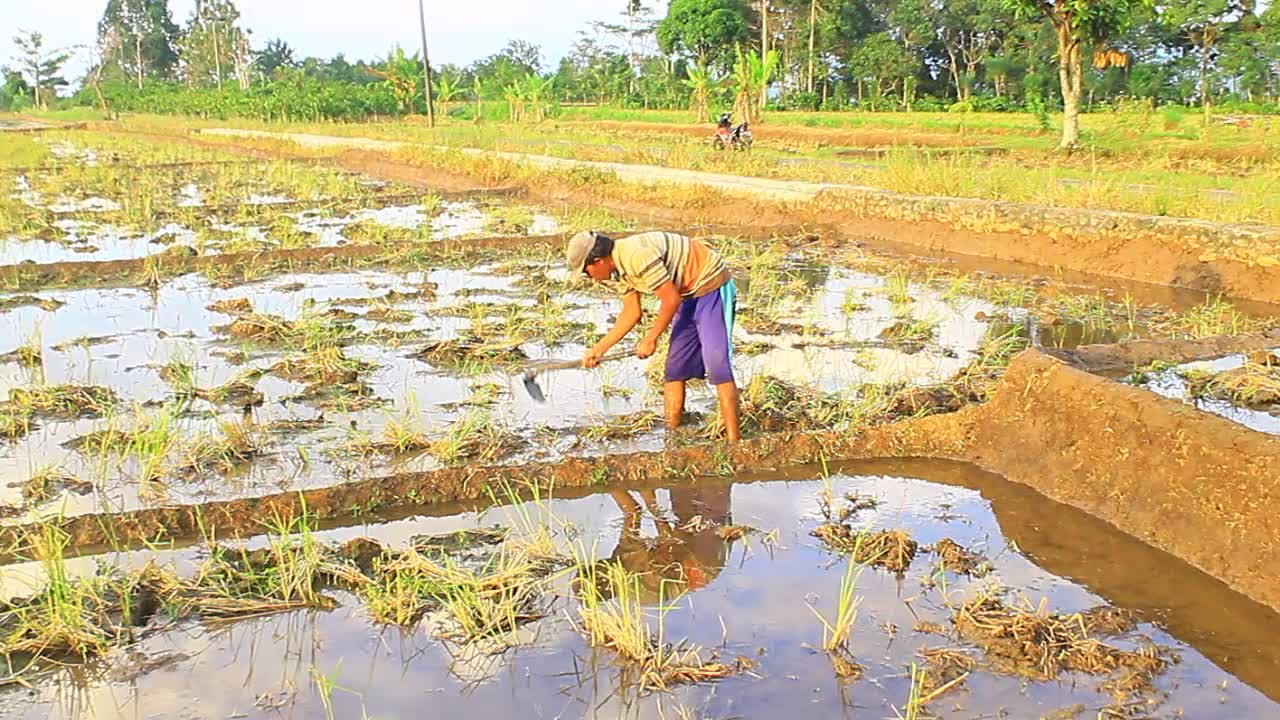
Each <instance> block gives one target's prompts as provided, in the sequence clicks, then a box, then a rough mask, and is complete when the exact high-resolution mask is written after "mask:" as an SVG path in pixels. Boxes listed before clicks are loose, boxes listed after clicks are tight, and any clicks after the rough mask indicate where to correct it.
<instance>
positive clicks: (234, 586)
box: [145, 508, 350, 617]
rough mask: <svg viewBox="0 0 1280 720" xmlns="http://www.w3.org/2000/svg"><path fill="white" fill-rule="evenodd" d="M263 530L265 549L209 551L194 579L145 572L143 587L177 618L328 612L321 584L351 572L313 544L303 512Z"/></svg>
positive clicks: (329, 604) (219, 548)
mask: <svg viewBox="0 0 1280 720" xmlns="http://www.w3.org/2000/svg"><path fill="white" fill-rule="evenodd" d="M266 529H267V542H268V546H267V547H266V548H264V549H262V550H255V551H249V550H244V549H236V548H231V547H226V546H222V545H212V546H211V547H210V549H209V556H208V558H207V559H206V560H205V561H204V563H202V564H201V566H200V567H199V569H198V570H197V571H196V573H195V575H194V576H193V577H191V578H183V577H179V576H178V575H176V574H175V573H172V572H169V571H163V570H159V569H157V568H154V567H149V568H147V571H146V572H147V574H146V576H145V577H146V580H147V584H148V585H149V586H150V587H153V588H155V590H156V592H157V593H158V594H159V595H160V596H161V597H162V598H163V600H164V602H165V604H166V606H168V607H169V608H170V611H171V612H172V613H173V614H175V615H178V616H183V615H199V616H204V617H243V616H246V615H260V614H264V613H269V612H279V611H282V610H289V609H293V608H299V607H321V608H327V607H332V606H333V601H332V600H331V599H329V598H328V597H326V596H325V595H324V594H323V593H322V592H321V587H322V583H323V582H324V581H325V579H326V578H329V577H334V576H345V575H348V574H350V570H349V569H348V568H345V567H343V566H341V565H339V564H338V563H337V562H336V561H335V560H334V559H333V558H332V557H331V553H329V552H328V551H327V550H326V548H324V547H323V546H322V545H321V544H320V542H319V541H318V540H317V539H316V538H315V536H314V534H313V532H312V528H311V520H310V518H309V516H308V515H307V512H306V510H305V508H304V509H303V512H302V513H301V515H300V516H299V517H297V518H294V519H286V518H283V517H279V516H277V517H275V518H273V519H272V520H269V521H267V522H266Z"/></svg>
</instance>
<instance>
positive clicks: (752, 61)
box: [733, 45, 781, 122]
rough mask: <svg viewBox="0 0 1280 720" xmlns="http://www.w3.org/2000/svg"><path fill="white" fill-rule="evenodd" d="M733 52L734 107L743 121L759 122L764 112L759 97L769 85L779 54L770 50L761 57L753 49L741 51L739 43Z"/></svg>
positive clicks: (776, 66)
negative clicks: (735, 89)
mask: <svg viewBox="0 0 1280 720" xmlns="http://www.w3.org/2000/svg"><path fill="white" fill-rule="evenodd" d="M734 52H735V57H734V61H733V83H734V85H735V86H736V88H737V94H736V98H735V100H734V109H735V111H736V112H737V113H738V114H739V117H741V118H742V121H743V122H759V120H760V118H761V116H763V114H764V107H763V104H762V103H761V101H760V98H761V97H762V96H763V95H764V90H765V89H766V88H767V87H769V83H770V81H771V80H772V79H773V74H774V72H775V71H776V70H777V69H778V62H779V60H780V58H781V56H780V55H779V54H778V51H777V50H770V51H769V52H767V53H765V56H764V58H761V57H760V53H758V52H756V51H755V50H752V51H751V52H748V53H743V52H742V46H740V45H739V46H738V47H736V48H735V50H734Z"/></svg>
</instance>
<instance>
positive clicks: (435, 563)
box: [357, 528, 559, 641]
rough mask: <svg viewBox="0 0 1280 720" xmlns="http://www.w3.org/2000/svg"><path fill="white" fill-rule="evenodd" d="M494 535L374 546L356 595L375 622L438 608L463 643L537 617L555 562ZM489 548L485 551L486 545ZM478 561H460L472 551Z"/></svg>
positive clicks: (408, 619) (408, 621) (501, 533)
mask: <svg viewBox="0 0 1280 720" xmlns="http://www.w3.org/2000/svg"><path fill="white" fill-rule="evenodd" d="M497 530H498V532H496V533H490V532H487V531H483V530H482V531H478V532H473V531H463V532H460V533H455V534H454V535H451V536H445V537H432V538H415V539H414V541H413V544H412V546H411V547H410V548H409V549H407V550H405V551H401V552H392V551H388V550H385V549H378V551H376V552H373V553H368V552H366V554H367V555H372V561H371V574H370V576H362V577H361V578H360V579H359V580H358V581H357V584H358V587H357V593H358V594H359V595H360V597H361V599H363V600H364V601H365V603H366V606H367V609H368V611H369V614H370V616H371V617H373V619H374V620H375V621H377V622H384V623H391V624H395V625H402V626H408V625H412V624H414V623H416V622H417V621H418V620H419V619H420V618H421V617H422V615H423V614H424V613H425V612H427V611H428V610H431V609H439V610H442V611H444V612H445V613H446V614H447V615H448V616H449V618H450V619H451V620H452V622H453V624H454V626H453V628H452V629H451V630H450V631H448V632H447V634H448V635H450V636H455V637H458V638H459V639H462V640H467V641H471V640H479V639H483V638H493V637H498V636H501V635H504V634H507V633H510V632H511V631H513V630H515V629H516V628H518V627H519V626H520V625H522V624H524V623H526V622H529V621H532V620H536V619H538V618H540V617H543V616H544V615H545V612H546V604H545V601H544V597H545V595H546V592H547V590H548V583H549V580H550V578H551V577H552V573H553V572H554V570H555V567H556V566H557V564H558V562H559V561H558V559H557V558H555V557H554V556H553V555H552V554H550V553H548V552H546V551H545V549H544V548H541V547H540V546H538V545H533V544H529V543H527V542H525V541H524V540H517V539H514V538H513V537H511V536H509V535H508V533H507V531H506V530H505V529H501V528H499V529H497ZM491 544H493V545H495V546H496V547H494V548H493V549H492V550H489V549H488V548H487V547H485V546H488V545H491ZM477 552H478V553H479V554H480V555H482V556H487V557H484V558H483V559H482V560H480V562H478V563H477V562H475V561H474V560H467V561H464V560H463V559H462V558H468V557H471V556H472V555H473V554H474V553H477Z"/></svg>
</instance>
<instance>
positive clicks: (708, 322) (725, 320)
mask: <svg viewBox="0 0 1280 720" xmlns="http://www.w3.org/2000/svg"><path fill="white" fill-rule="evenodd" d="M725 288H727V289H728V290H729V293H728V296H729V298H730V299H729V302H732V297H733V289H734V288H733V287H732V281H730V282H729V283H727V284H726V286H725ZM697 302H698V307H697V309H696V310H695V311H694V324H695V325H696V326H697V328H698V342H699V344H701V345H702V365H703V367H705V368H706V371H707V382H708V383H709V384H711V385H714V386H715V388H716V400H717V401H718V402H719V405H720V419H721V421H722V422H723V423H724V434H725V439H726V440H728V441H729V442H737V441H738V438H739V434H740V433H739V429H738V386H737V384H736V383H735V382H734V377H733V352H732V350H731V349H730V348H731V337H730V335H731V333H732V332H733V329H732V325H731V323H732V319H731V318H732V317H733V314H732V310H731V309H730V312H725V310H726V306H725V302H726V300H725V293H724V292H715V293H711V294H709V295H703V296H702V297H700V298H698V301H697Z"/></svg>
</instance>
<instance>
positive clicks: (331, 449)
mask: <svg viewBox="0 0 1280 720" xmlns="http://www.w3.org/2000/svg"><path fill="white" fill-rule="evenodd" d="M548 274H550V275H551V276H552V279H555V278H556V277H558V276H557V274H556V273H555V272H554V271H551V270H549V269H548V266H547V264H546V263H545V262H544V261H516V262H506V263H503V264H502V265H478V266H474V267H471V268H468V269H466V270H463V269H455V268H447V267H440V268H432V269H424V270H412V271H402V272H372V271H368V272H353V273H334V274H296V275H282V276H278V277H273V278H271V279H268V280H264V281H261V282H256V283H250V284H246V285H241V286H237V287H231V288H223V287H218V286H216V285H214V284H211V282H210V281H209V280H207V279H205V278H203V277H200V276H196V275H190V276H186V277H182V278H178V279H176V280H173V281H171V282H168V283H165V284H163V285H162V286H161V287H159V288H158V289H157V290H155V291H149V290H144V289H128V288H126V289H115V290H66V291H52V292H40V293H35V295H37V296H38V297H40V298H42V299H50V300H56V301H59V302H62V303H65V304H64V305H62V306H61V307H59V308H57V309H56V310H46V309H42V308H40V307H36V306H30V305H28V306H22V307H16V308H13V309H10V310H8V311H6V312H2V313H0V329H2V330H3V332H0V355H3V354H6V353H12V352H14V351H15V350H16V349H17V348H19V347H20V346H23V345H28V344H38V345H39V346H40V347H41V349H42V353H43V359H42V362H41V365H40V367H39V368H35V369H30V368H24V367H22V366H21V365H19V363H18V362H17V361H16V359H8V360H0V390H3V391H4V392H5V393H6V394H7V391H8V390H9V389H11V388H16V387H22V386H27V385H35V384H40V383H48V384H76V385H103V386H107V387H109V388H111V389H112V390H114V391H115V392H116V393H117V394H118V395H119V396H120V398H121V400H122V402H121V406H120V407H119V409H118V410H117V412H116V415H115V416H113V417H107V418H99V419H92V418H90V419H81V420H76V421H55V420H41V421H39V423H38V426H37V427H36V429H35V430H34V431H33V432H32V433H31V434H29V435H28V436H26V437H25V438H21V439H19V440H17V441H13V442H6V443H3V444H0V502H3V503H9V504H16V503H18V502H19V500H20V493H21V489H20V487H18V486H20V485H21V484H22V483H23V481H25V480H26V479H27V478H29V477H31V476H32V474H34V473H35V472H36V471H37V470H38V469H40V468H45V467H57V468H61V469H62V470H63V471H65V472H67V473H69V474H71V475H72V476H74V477H78V478H82V479H88V480H91V481H92V482H93V483H94V484H95V490H94V491H93V492H91V493H87V494H82V495H75V494H66V495H61V496H56V497H54V498H52V499H51V500H49V501H47V502H45V503H43V504H42V505H41V506H40V507H39V508H37V510H38V512H40V513H54V512H57V513H62V514H78V513H84V512H94V511H101V510H107V509H122V508H132V507H137V506H139V505H154V504H165V503H177V502H199V501H203V500H209V499H214V498H225V497H241V496H250V495H256V494H265V493H271V492H277V491H279V490H283V489H289V488H302V487H315V486H322V485H328V484H333V483H335V482H341V481H343V480H346V479H349V478H352V477H358V476H366V475H369V474H381V473H386V472H390V471H410V470H425V469H430V468H432V467H435V466H436V461H435V460H434V459H433V458H431V457H430V456H428V455H423V454H418V455H415V456H405V457H381V456H379V457H364V456H360V457H350V456H348V455H344V454H343V453H342V452H340V451H341V450H342V449H343V448H345V447H347V446H348V445H350V444H351V443H352V442H353V441H354V440H356V439H358V438H360V437H371V438H375V439H376V438H378V437H379V436H380V435H381V434H382V433H383V429H384V428H385V427H386V426H387V424H388V423H389V422H390V421H397V422H408V423H409V424H410V425H411V426H412V427H413V428H414V429H416V430H419V431H421V432H423V433H426V434H428V435H430V436H433V437H435V436H439V435H440V434H441V433H444V432H445V431H446V429H447V428H448V426H449V424H450V423H452V422H455V421H457V420H458V419H460V418H462V417H464V416H466V415H468V414H469V413H473V412H482V413H485V414H486V415H487V417H488V419H489V420H490V421H492V422H494V423H497V424H499V425H502V426H504V427H506V428H508V429H510V430H511V431H512V432H514V433H516V434H518V435H520V436H522V437H523V438H525V440H526V441H527V442H526V445H525V447H524V448H523V449H521V450H520V451H518V452H516V453H513V454H512V455H510V456H509V457H505V458H501V459H500V460H501V461H503V462H518V461H527V460H534V459H553V458H556V457H561V456H564V455H566V454H573V455H582V454H596V453H600V452H619V451H633V450H637V449H652V448H657V447H660V446H661V443H662V442H663V436H662V433H661V432H659V431H643V430H641V431H638V432H636V433H635V434H634V435H630V436H627V437H623V438H619V439H614V440H599V441H591V440H588V439H587V438H586V437H585V436H584V434H583V433H582V432H581V429H582V428H589V427H591V426H593V425H597V424H599V423H601V422H603V421H606V420H609V419H611V418H620V417H622V416H626V415H631V414H634V413H637V412H640V411H656V410H658V409H659V407H660V405H659V402H658V391H657V388H656V386H655V385H653V384H652V383H651V382H650V381H649V379H648V378H647V377H646V370H647V369H648V363H646V362H644V361H640V360H637V359H626V360H622V361H619V362H617V363H614V364H612V365H606V366H604V367H602V368H600V369H599V370H598V371H595V372H588V371H583V370H567V371H562V372H557V373H551V374H547V375H544V376H542V377H541V379H540V384H541V387H542V390H543V392H544V395H545V396H546V398H547V399H548V401H547V402H545V403H543V402H537V401H535V400H534V399H533V398H532V397H531V396H530V395H529V394H528V393H527V392H526V391H525V389H524V386H523V384H522V382H521V380H520V377H519V375H520V373H519V372H518V371H506V372H504V371H501V370H484V369H483V368H481V369H479V370H478V371H476V372H469V373H464V372H459V371H458V370H456V369H450V368H447V367H435V366H432V365H431V364H429V363H426V362H424V361H422V360H419V359H416V358H413V357H411V355H412V354H413V352H414V351H416V350H418V349H420V348H421V347H422V346H423V344H425V343H427V342H430V341H436V340H447V339H450V338H454V337H457V336H458V334H459V333H461V332H465V331H466V330H467V329H468V328H469V327H470V326H471V323H472V319H471V318H470V317H469V316H467V313H465V312H464V313H459V312H456V311H454V310H453V309H454V308H457V307H458V306H460V305H461V304H463V303H472V304H475V306H476V307H478V308H480V309H482V310H483V309H486V308H491V309H492V311H493V312H494V313H496V314H498V315H501V314H502V313H506V312H511V311H523V312H534V313H537V312H546V313H559V314H560V316H561V319H562V320H564V321H567V322H574V323H582V324H585V325H587V326H589V327H591V328H592V329H593V330H592V332H594V333H597V334H599V333H602V332H603V331H604V330H605V329H606V328H607V327H608V326H609V324H610V322H611V320H612V315H613V314H614V313H615V312H616V309H617V300H616V299H614V298H609V299H604V300H602V299H601V297H600V296H596V295H587V294H584V293H583V292H582V291H581V289H580V288H576V287H573V286H569V285H552V286H551V287H552V288H553V292H555V293H556V297H557V300H558V303H559V306H558V307H554V308H553V307H551V306H550V305H549V304H548V303H545V302H539V301H538V299H537V298H536V297H535V294H534V292H533V291H531V290H527V289H523V287H522V286H520V285H518V283H520V282H521V281H522V280H528V279H530V278H536V277H537V276H545V275H548ZM809 282H810V286H809V288H808V289H807V291H806V293H804V294H802V295H801V296H798V297H799V299H797V300H796V301H794V302H792V303H789V304H788V305H787V306H785V307H783V308H781V309H780V310H779V311H778V315H779V317H782V318H783V319H787V320H789V321H791V322H793V323H794V324H796V325H797V326H801V327H802V328H803V329H802V330H800V331H785V332H782V333H780V334H773V335H769V334H763V333H752V332H750V331H749V330H747V329H746V327H745V326H743V327H739V328H738V339H739V340H740V341H742V342H744V343H746V342H750V343H753V344H755V345H757V347H758V348H759V350H758V351H757V352H756V353H755V354H747V353H740V354H739V355H738V356H737V357H736V358H735V362H736V365H737V369H738V373H739V378H738V379H739V382H740V383H741V384H743V385H745V384H747V383H749V382H750V381H751V379H752V378H753V377H756V376H757V375H762V374H767V375H773V376H778V377H781V378H783V379H784V380H789V381H791V382H794V383H800V384H805V385H810V386H812V387H815V388H817V389H819V390H823V391H826V392H830V393H834V394H837V395H840V394H851V393H856V392H858V391H859V388H860V386H861V385H863V384H864V383H874V384H929V383H936V382H942V381H945V380H947V379H948V378H949V377H951V376H953V375H954V374H955V373H956V372H957V371H958V370H960V369H961V368H962V367H964V366H965V365H966V364H968V363H969V362H970V361H971V360H972V359H973V357H974V353H975V351H976V350H977V349H978V347H979V345H980V344H981V343H982V341H983V338H984V337H985V336H986V335H987V333H988V332H989V331H990V329H991V325H992V322H991V321H989V320H986V319H978V318H984V317H985V316H987V315H992V314H995V313H996V312H997V311H998V310H1000V309H999V308H994V307H993V306H991V305H990V304H988V303H986V302H982V301H977V300H972V299H966V298H953V299H945V298H943V297H942V295H940V294H939V293H938V292H937V291H935V290H932V289H930V288H927V287H914V288H912V290H911V295H912V299H911V300H910V301H909V302H905V303H898V304H896V305H895V304H893V303H891V302H890V301H889V299H888V297H887V294H886V292H885V280H884V278H882V277H879V276H876V275H871V274H867V273H860V272H856V271H853V270H849V269H844V268H826V269H824V271H823V272H822V273H821V274H813V275H811V276H810V281H809ZM424 288H425V289H429V290H430V291H431V292H430V293H428V294H427V295H425V296H422V297H395V298H393V299H390V300H382V298H384V297H387V296H388V295H389V294H390V293H400V294H408V295H413V294H414V293H419V292H421V291H423V290H424ZM748 292H749V291H744V295H747V296H748V297H749V294H748ZM3 297H4V296H0V300H3ZM239 298H250V299H251V300H252V302H253V306H254V309H255V310H256V311H258V312H261V313H269V314H273V315H277V316H280V317H282V318H284V319H286V320H297V319H300V318H304V317H311V316H314V315H316V314H319V313H325V312H329V311H335V310H337V311H346V312H351V313H356V314H361V313H364V312H366V311H367V310H368V309H369V307H370V305H369V301H370V300H373V301H374V302H375V304H376V305H377V306H379V307H381V306H384V305H385V306H387V307H390V308H394V309H395V310H399V311H404V312H406V313H408V317H407V318H406V319H404V321H402V322H383V321H378V320H370V319H367V318H363V317H356V318H354V319H353V320H352V321H351V322H352V323H353V324H354V326H355V328H356V329H357V330H358V331H361V332H394V333H400V334H401V335H404V337H403V339H402V340H400V341H391V340H386V341H373V340H367V341H366V340H360V341H357V342H356V343H355V344H354V345H352V346H350V347H348V348H346V353H347V354H348V355H349V356H350V357H352V358H356V359H359V360H363V361H365V362H368V363H371V364H372V365H373V366H374V369H372V370H371V371H369V372H368V373H366V374H365V375H364V377H362V380H363V382H365V383H366V384H367V385H368V387H369V391H370V393H371V395H372V396H373V397H374V398H375V399H376V400H377V401H378V403H376V404H375V406H374V407H371V408H366V409H343V408H340V407H338V408H334V407H330V408H321V407H317V406H316V405H315V404H314V403H311V402H307V401H302V400H296V399H292V396H294V395H296V394H298V393H300V392H302V391H303V390H304V389H305V386H304V385H302V384H299V383H296V382H291V381H288V380H283V379H280V378H277V377H274V376H271V375H266V376H264V377H262V378H261V379H260V380H259V381H258V383H257V389H258V391H259V392H261V393H263V395H264V396H265V402H264V403H263V404H262V405H261V406H259V407H254V408H248V409H247V410H246V409H244V408H239V407H235V406H228V405H221V406H215V405H211V404H209V403H205V402H204V401H197V402H195V403H194V404H193V406H192V407H191V408H190V411H188V412H186V413H183V414H182V415H181V416H180V417H178V418H177V420H176V422H177V424H178V428H179V434H180V435H181V436H183V437H188V438H189V437H191V436H193V435H196V434H199V433H206V434H207V433H212V432H215V431H216V430H217V428H218V424H219V421H222V420H241V419H245V418H248V419H250V420H251V421H252V422H253V423H255V424H256V425H257V426H259V427H262V426H266V425H268V424H270V423H272V422H276V421H298V420H306V421H316V420H323V423H321V424H320V426H319V427H314V428H309V429H302V430H297V431H293V432H290V433H288V434H281V435H276V436H272V437H271V438H268V442H267V445H266V447H265V452H264V454H263V455H262V456H261V457H259V458H258V459H256V460H255V461H253V462H251V463H247V464H245V465H243V466H241V467H237V468H235V469H234V471H233V472H230V473H227V474H225V475H222V474H217V473H212V474H209V473H206V474H200V475H198V476H195V477H166V478H165V482H164V483H163V484H161V485H158V486H149V487H147V488H145V490H146V492H145V493H144V492H143V488H141V487H140V485H139V482H138V476H139V472H140V470H141V468H140V467H139V466H138V464H137V463H136V462H126V463H125V464H124V465H123V466H117V465H116V464H114V463H112V462H108V461H107V459H104V458H101V457H96V456H94V455H93V454H91V453H88V454H86V453H81V452H78V451H76V450H74V449H72V448H71V447H69V446H68V445H67V443H69V442H71V441H74V440H75V439H76V438H80V437H82V436H85V435H87V434H89V433H92V432H95V431H100V430H105V429H109V428H116V429H129V428H131V427H135V426H137V425H138V424H139V423H140V422H141V421H142V420H143V419H145V418H146V417H147V415H148V414H154V413H156V412H158V411H159V409H160V408H161V407H162V406H164V405H165V404H166V403H172V402H173V400H174V390H173V388H172V387H170V386H169V385H168V384H167V383H166V382H165V380H164V379H163V377H162V375H161V369H162V368H163V366H164V365H165V364H166V363H169V362H171V361H175V360H177V361H184V362H188V363H190V364H192V365H193V366H194V370H195V377H196V383H197V385H198V386H199V387H202V388H211V387H216V386H219V385H222V384H224V383H226V382H228V381H230V380H232V379H233V378H234V377H236V375H237V374H239V373H242V372H245V371H247V370H254V369H257V370H266V369H268V368H270V367H271V366H272V365H274V364H275V363H276V362H278V361H279V360H280V359H282V358H283V357H285V356H286V355H287V352H286V351H285V350H282V349H279V348H272V347H265V346H260V345H255V344H254V343H252V342H249V343H245V342H240V341H235V340H232V339H230V338H228V337H227V335H226V334H225V332H222V331H220V330H218V328H219V326H223V325H226V324H227V323H230V322H231V320H232V319H233V318H232V317H231V316H229V315H225V314H221V313H217V312H214V311H211V310H208V309H207V307H208V306H209V304H210V303H213V302H216V301H225V300H234V299H239ZM1008 311H1009V312H1016V311H1015V310H1013V309H1008ZM904 318H915V319H919V320H925V321H928V322H930V323H932V324H934V326H935V327H936V330H935V331H934V334H933V337H932V339H931V340H930V341H929V342H928V343H926V345H925V347H924V348H923V349H921V350H919V351H916V352H912V351H910V350H904V349H901V348H895V347H890V346H886V344H885V343H884V342H883V341H882V340H881V339H880V335H881V334H882V333H883V332H884V330H886V329H887V328H888V327H890V326H891V325H893V324H894V323H895V322H899V321H901V320H902V319H904ZM584 348H585V345H584V344H583V343H582V342H581V341H573V342H566V343H563V344H559V345H550V344H548V343H546V342H544V341H538V340H533V341H530V342H527V343H525V344H523V345H522V346H521V349H522V350H523V351H524V352H525V353H526V354H527V355H528V356H529V357H530V358H575V357H578V356H580V354H581V353H582V351H583V349H584ZM238 353H243V357H238V356H237V354H238ZM490 384H491V385H494V386H495V387H496V388H497V393H496V396H495V398H494V399H493V400H492V402H490V403H489V404H487V405H484V406H482V407H478V408H473V407H471V406H469V405H468V404H467V402H468V400H469V398H471V396H472V394H473V392H474V391H475V389H476V388H477V387H482V386H484V385H490ZM689 408H690V410H692V411H695V412H707V411H710V410H711V409H712V408H713V398H712V396H711V394H710V392H709V391H708V390H707V389H706V388H705V387H695V388H694V389H693V391H692V392H691V399H690V405H689Z"/></svg>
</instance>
